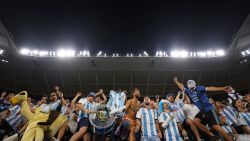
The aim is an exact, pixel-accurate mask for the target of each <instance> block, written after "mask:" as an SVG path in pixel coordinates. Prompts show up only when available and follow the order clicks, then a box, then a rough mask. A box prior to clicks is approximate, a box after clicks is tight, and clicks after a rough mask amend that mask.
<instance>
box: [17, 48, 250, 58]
mask: <svg viewBox="0 0 250 141" xmlns="http://www.w3.org/2000/svg"><path fill="white" fill-rule="evenodd" d="M20 53H21V54H22V55H26V56H36V57H90V56H92V57H107V56H109V57H153V56H152V55H153V54H152V53H151V54H149V53H148V52H147V51H143V52H141V53H138V54H133V53H127V54H125V55H122V54H119V53H112V54H107V53H105V52H103V51H99V52H97V53H96V54H95V55H91V54H90V52H89V51H88V50H81V51H75V50H72V49H59V50H57V51H46V50H31V49H28V48H23V49H21V50H20ZM246 53H250V52H247V51H246ZM224 55H225V51H224V50H208V51H198V52H188V51H186V50H173V51H171V52H170V53H168V52H167V51H156V53H155V54H154V57H173V58H211V57H222V56H224Z"/></svg>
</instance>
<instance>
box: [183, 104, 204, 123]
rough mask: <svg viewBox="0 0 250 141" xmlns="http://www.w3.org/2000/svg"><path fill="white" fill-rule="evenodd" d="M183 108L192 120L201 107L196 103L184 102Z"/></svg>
mask: <svg viewBox="0 0 250 141" xmlns="http://www.w3.org/2000/svg"><path fill="white" fill-rule="evenodd" d="M183 110H184V111H185V112H186V113H187V118H189V119H192V120H193V119H194V117H195V116H196V115H197V114H198V113H199V112H200V110H199V108H198V107H197V106H195V105H194V104H184V105H183Z"/></svg>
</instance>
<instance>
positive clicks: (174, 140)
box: [159, 112, 183, 141]
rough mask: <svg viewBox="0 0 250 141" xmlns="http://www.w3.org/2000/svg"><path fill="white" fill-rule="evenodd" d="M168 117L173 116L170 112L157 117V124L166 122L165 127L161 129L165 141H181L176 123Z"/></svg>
mask: <svg viewBox="0 0 250 141" xmlns="http://www.w3.org/2000/svg"><path fill="white" fill-rule="evenodd" d="M170 115H172V116H174V114H173V113H172V112H169V113H166V112H163V113H161V114H160V117H159V123H164V122H167V125H166V126H165V127H163V128H165V130H164V138H165V140H166V141H183V139H182V138H181V135H180V132H179V129H178V126H177V121H176V119H175V118H173V119H172V120H171V119H170Z"/></svg>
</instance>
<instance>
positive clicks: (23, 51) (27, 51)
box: [20, 48, 30, 55]
mask: <svg viewBox="0 0 250 141" xmlns="http://www.w3.org/2000/svg"><path fill="white" fill-rule="evenodd" d="M20 53H21V54H22V55H28V54H29V53H30V50H29V49H27V48H23V49H21V50H20Z"/></svg>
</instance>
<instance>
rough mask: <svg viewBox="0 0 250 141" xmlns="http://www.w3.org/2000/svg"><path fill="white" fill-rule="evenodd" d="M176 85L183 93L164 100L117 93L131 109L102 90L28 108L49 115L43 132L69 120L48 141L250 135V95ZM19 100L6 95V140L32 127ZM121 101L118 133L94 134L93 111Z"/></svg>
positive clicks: (0, 107)
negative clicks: (62, 118) (210, 93)
mask: <svg viewBox="0 0 250 141" xmlns="http://www.w3.org/2000/svg"><path fill="white" fill-rule="evenodd" d="M174 82H175V83H176V85H177V86H178V87H179V88H180V92H178V93H177V94H174V93H169V94H166V95H164V96H162V97H161V98H160V97H159V96H158V95H157V96H155V97H147V96H145V97H143V98H142V97H141V96H140V91H139V89H137V88H135V89H133V90H132V92H131V94H128V93H127V92H126V91H121V90H119V91H118V92H117V93H119V94H121V95H120V96H121V97H122V98H124V101H125V103H121V102H120V101H119V100H116V98H114V96H113V97H112V96H111V95H107V96H108V98H107V97H106V95H105V94H104V92H103V90H102V89H100V90H99V91H98V92H96V93H94V92H90V93H89V94H88V96H87V97H82V93H81V92H77V93H76V94H74V95H75V97H74V98H73V99H72V100H71V101H70V100H69V99H65V98H64V96H63V93H62V91H61V90H60V89H59V87H58V86H55V87H54V88H53V90H52V93H51V94H50V95H49V96H47V95H44V96H42V97H41V99H40V100H38V101H37V102H35V103H34V101H35V100H33V99H31V98H30V97H28V99H27V102H28V104H29V109H30V111H31V112H33V113H35V112H36V111H35V109H36V108H38V107H40V108H41V112H43V113H47V114H49V118H48V120H47V121H45V122H38V123H37V124H38V125H39V126H47V125H50V124H52V123H53V121H54V120H55V119H56V118H58V116H59V115H63V116H66V117H67V119H68V120H67V122H66V123H64V124H63V125H62V126H61V127H60V128H59V130H58V132H57V135H56V136H54V137H45V139H44V140H54V141H61V140H70V141H77V140H84V141H90V140H129V141H135V140H141V141H160V140H162V141H164V140H165V141H182V140H191V141H192V140H196V141H203V140H226V141H232V140H235V139H236V138H237V136H238V135H241V134H245V135H247V134H250V127H249V126H250V112H249V111H250V94H249V93H248V94H242V95H241V94H238V93H236V92H235V90H234V89H233V88H232V87H231V86H226V87H204V86H196V84H195V81H193V80H189V81H188V82H187V87H184V85H183V84H181V83H180V82H178V79H177V78H176V77H175V78H174ZM208 91H222V93H223V91H224V93H225V94H226V96H227V99H220V100H218V99H217V100H216V99H212V98H209V97H208V96H207V94H206V92H208ZM122 94H123V95H122ZM13 96H15V94H14V93H9V94H7V93H6V92H2V94H1V97H0V140H7V139H8V138H16V139H17V140H21V138H22V135H23V134H24V132H25V130H26V128H27V126H28V123H29V121H28V120H27V119H25V117H24V116H23V115H22V114H21V111H20V110H21V107H20V105H18V104H17V105H12V104H11V103H10V101H9V100H10V99H11V98H12V97H13ZM121 97H120V98H121ZM127 97H130V98H127ZM117 101H118V104H119V105H120V106H119V107H120V108H118V109H117V110H116V111H112V112H113V113H118V114H116V115H119V116H117V117H116V118H115V119H114V120H115V124H114V127H112V128H113V130H111V131H110V132H108V133H105V134H104V135H95V133H94V132H93V130H90V129H91V126H93V125H91V123H90V121H89V114H91V113H93V111H92V109H94V108H95V107H96V106H98V105H102V104H107V103H108V104H109V105H112V103H114V105H115V106H117V104H115V103H117ZM108 104H107V105H108ZM110 110H113V109H110ZM93 135H94V136H93Z"/></svg>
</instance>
